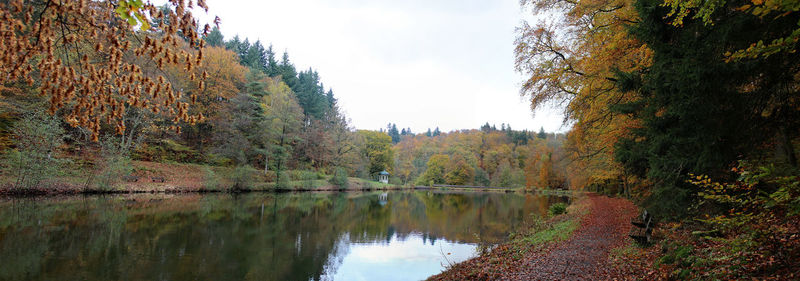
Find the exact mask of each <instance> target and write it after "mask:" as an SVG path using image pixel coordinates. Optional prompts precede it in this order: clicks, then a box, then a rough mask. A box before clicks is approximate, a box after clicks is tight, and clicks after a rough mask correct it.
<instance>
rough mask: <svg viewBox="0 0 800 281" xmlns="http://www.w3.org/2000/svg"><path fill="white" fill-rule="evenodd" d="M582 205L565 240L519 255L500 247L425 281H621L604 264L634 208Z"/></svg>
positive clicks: (595, 198)
mask: <svg viewBox="0 0 800 281" xmlns="http://www.w3.org/2000/svg"><path fill="white" fill-rule="evenodd" d="M581 201H582V202H581V205H584V207H581V208H587V209H588V214H586V215H584V216H582V217H581V218H580V219H581V221H580V222H581V224H580V227H579V228H578V229H577V230H575V232H574V233H573V234H572V236H570V238H568V239H566V240H564V241H561V242H556V243H551V244H548V245H546V246H544V247H535V246H530V248H529V249H530V250H528V251H523V252H524V253H525V254H523V255H522V256H519V253H521V252H520V250H519V249H518V247H515V246H513V245H511V244H503V245H499V246H498V247H497V248H495V249H494V250H492V251H491V252H490V253H488V254H486V255H482V256H479V257H476V258H473V259H470V260H468V261H465V262H463V263H459V264H456V265H455V266H453V267H452V268H451V269H450V270H447V271H445V272H442V273H441V274H439V275H436V276H432V277H431V278H430V280H614V279H617V280H625V279H633V278H634V277H633V276H625V275H624V274H623V273H621V272H618V271H617V270H616V269H615V267H614V266H612V265H611V264H610V262H609V259H608V255H609V253H610V252H611V250H612V249H614V248H616V247H619V246H622V245H623V244H624V243H625V241H626V239H629V238H627V234H628V232H629V231H630V228H631V226H632V225H631V223H630V219H631V218H632V217H633V216H635V215H636V214H637V208H636V206H634V205H633V203H631V202H630V201H628V200H625V199H619V198H609V197H606V196H600V195H593V194H589V195H587V198H584V199H581Z"/></svg>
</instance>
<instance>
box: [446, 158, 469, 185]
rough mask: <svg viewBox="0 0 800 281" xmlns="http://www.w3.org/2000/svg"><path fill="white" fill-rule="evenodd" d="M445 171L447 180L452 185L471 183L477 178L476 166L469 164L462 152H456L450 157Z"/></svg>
mask: <svg viewBox="0 0 800 281" xmlns="http://www.w3.org/2000/svg"><path fill="white" fill-rule="evenodd" d="M445 172H446V174H445V175H444V177H445V180H446V181H447V183H448V184H452V185H466V184H470V183H472V181H473V179H474V178H475V168H473V167H472V166H471V165H469V164H468V163H467V160H466V159H464V157H463V156H461V155H460V154H455V155H453V157H451V158H450V161H448V163H447V167H446V169H445Z"/></svg>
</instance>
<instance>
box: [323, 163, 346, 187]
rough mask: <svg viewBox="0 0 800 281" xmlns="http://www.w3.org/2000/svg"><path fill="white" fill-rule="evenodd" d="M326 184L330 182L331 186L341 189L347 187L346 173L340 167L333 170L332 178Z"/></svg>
mask: <svg viewBox="0 0 800 281" xmlns="http://www.w3.org/2000/svg"><path fill="white" fill-rule="evenodd" d="M328 182H330V183H331V184H333V185H335V186H336V187H338V188H342V189H344V188H347V186H348V182H347V171H346V170H345V169H344V168H342V167H339V168H336V170H334V172H333V177H331V179H330V180H329V181H328Z"/></svg>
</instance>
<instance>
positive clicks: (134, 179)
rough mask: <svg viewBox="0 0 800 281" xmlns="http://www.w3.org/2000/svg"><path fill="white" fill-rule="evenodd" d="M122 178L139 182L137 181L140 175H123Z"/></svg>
mask: <svg viewBox="0 0 800 281" xmlns="http://www.w3.org/2000/svg"><path fill="white" fill-rule="evenodd" d="M122 180H124V181H127V182H137V181H139V177H138V176H134V175H130V176H122Z"/></svg>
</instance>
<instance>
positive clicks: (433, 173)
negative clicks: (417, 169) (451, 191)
mask: <svg viewBox="0 0 800 281" xmlns="http://www.w3.org/2000/svg"><path fill="white" fill-rule="evenodd" d="M449 162H450V156H448V155H445V154H436V155H433V156H431V158H430V159H429V160H428V163H427V169H426V170H425V173H424V174H422V176H420V178H419V179H417V184H420V185H430V184H443V183H445V182H446V178H445V175H446V169H447V165H448V163H449Z"/></svg>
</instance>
